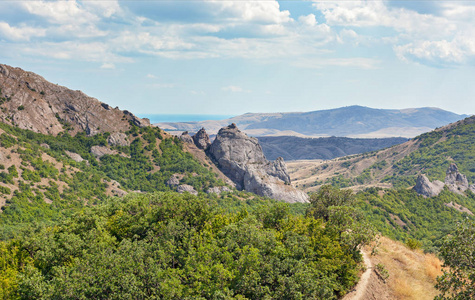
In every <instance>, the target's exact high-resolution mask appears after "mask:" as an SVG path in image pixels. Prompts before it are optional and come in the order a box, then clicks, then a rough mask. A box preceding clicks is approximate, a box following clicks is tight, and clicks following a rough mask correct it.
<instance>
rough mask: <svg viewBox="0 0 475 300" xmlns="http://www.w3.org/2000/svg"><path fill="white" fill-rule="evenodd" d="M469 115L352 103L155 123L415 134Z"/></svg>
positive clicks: (320, 133)
mask: <svg viewBox="0 0 475 300" xmlns="http://www.w3.org/2000/svg"><path fill="white" fill-rule="evenodd" d="M465 117H467V115H458V114H455V113H452V112H448V111H445V110H442V109H439V108H431V107H423V108H409V109H400V110H396V109H374V108H369V107H363V106H348V107H342V108H336V109H329V110H319V111H312V112H293V113H247V114H244V115H241V116H237V117H233V118H230V119H226V120H220V121H200V122H181V123H180V122H178V123H172V122H165V123H157V124H154V125H156V126H159V127H160V128H162V129H164V130H166V131H189V132H197V131H198V130H199V129H200V128H202V127H204V128H205V129H206V130H207V131H208V133H209V134H210V135H213V134H216V133H217V132H218V130H219V129H220V128H221V127H223V126H226V125H227V124H230V123H235V124H236V125H237V126H238V127H240V128H241V129H242V130H243V132H245V133H247V134H249V135H251V136H283V135H286V136H300V137H324V136H327V137H328V136H340V137H358V138H383V137H408V138H411V137H414V136H416V135H418V134H421V133H423V132H427V131H430V130H432V129H434V128H436V127H440V126H443V125H446V124H448V123H451V122H455V121H458V120H460V119H463V118H465Z"/></svg>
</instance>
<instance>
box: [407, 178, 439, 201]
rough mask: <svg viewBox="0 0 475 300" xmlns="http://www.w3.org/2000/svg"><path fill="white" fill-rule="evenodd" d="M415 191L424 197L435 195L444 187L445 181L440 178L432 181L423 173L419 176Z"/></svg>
mask: <svg viewBox="0 0 475 300" xmlns="http://www.w3.org/2000/svg"><path fill="white" fill-rule="evenodd" d="M413 189H414V191H416V193H418V194H419V195H422V196H424V197H435V196H437V195H439V194H440V192H442V190H443V189H444V183H443V182H442V181H440V180H435V181H434V182H430V180H429V178H427V176H426V175H424V174H421V175H419V176H418V177H417V181H416V185H415V186H414V188H413Z"/></svg>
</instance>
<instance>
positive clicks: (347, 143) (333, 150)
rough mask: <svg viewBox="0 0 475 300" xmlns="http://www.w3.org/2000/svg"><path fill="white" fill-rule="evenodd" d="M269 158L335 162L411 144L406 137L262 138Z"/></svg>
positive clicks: (263, 147) (263, 146)
mask: <svg viewBox="0 0 475 300" xmlns="http://www.w3.org/2000/svg"><path fill="white" fill-rule="evenodd" d="M258 140H259V144H260V145H261V146H262V150H263V151H264V154H265V156H266V158H267V159H269V160H275V159H277V158H278V157H282V158H283V159H285V160H286V161H289V160H301V159H324V160H327V159H333V158H336V157H342V156H347V155H352V154H359V153H364V152H371V151H376V150H380V149H383V148H387V147H391V146H394V145H397V144H402V143H404V142H407V139H406V138H400V137H394V138H382V139H352V138H346V137H322V138H301V137H296V136H264V137H258Z"/></svg>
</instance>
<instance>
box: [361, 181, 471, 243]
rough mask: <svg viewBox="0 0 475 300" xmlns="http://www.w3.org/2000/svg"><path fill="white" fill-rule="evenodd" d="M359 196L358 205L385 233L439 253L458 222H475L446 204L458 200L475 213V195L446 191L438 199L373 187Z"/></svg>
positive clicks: (466, 214) (379, 229)
mask: <svg viewBox="0 0 475 300" xmlns="http://www.w3.org/2000/svg"><path fill="white" fill-rule="evenodd" d="M356 197H357V199H358V201H357V203H356V205H357V206H358V207H359V208H361V209H362V210H363V211H364V214H365V216H366V217H367V218H368V220H369V222H370V223H371V224H373V225H374V226H375V227H376V229H377V230H378V231H379V232H381V234H383V235H384V236H387V237H390V238H392V239H396V240H400V241H403V242H408V241H409V240H411V239H412V240H416V241H419V242H421V243H422V245H421V246H422V247H423V248H424V249H426V250H429V251H435V252H437V251H438V249H439V247H440V246H441V245H442V239H443V238H444V237H445V236H446V235H448V234H450V233H451V232H452V231H453V230H454V228H455V225H456V224H457V222H459V221H462V220H464V219H466V218H470V219H474V220H475V217H474V216H473V215H469V214H468V213H465V212H460V211H457V210H456V209H454V208H451V207H447V206H446V205H445V204H447V203H449V202H451V201H455V202H456V203H458V204H460V205H463V206H464V207H466V208H468V209H469V210H471V211H472V212H475V195H474V194H472V193H469V195H468V196H467V197H464V196H461V195H456V194H454V193H452V192H449V191H448V190H444V191H443V192H442V193H441V194H440V195H439V196H437V197H432V198H424V197H423V196H420V195H417V193H416V192H414V191H412V190H402V189H401V190H383V189H379V188H370V189H367V190H366V191H364V192H360V193H357V195H356Z"/></svg>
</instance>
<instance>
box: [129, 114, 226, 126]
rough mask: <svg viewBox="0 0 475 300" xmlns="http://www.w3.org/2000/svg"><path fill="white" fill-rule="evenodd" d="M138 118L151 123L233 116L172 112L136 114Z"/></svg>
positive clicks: (194, 120) (195, 120)
mask: <svg viewBox="0 0 475 300" xmlns="http://www.w3.org/2000/svg"><path fill="white" fill-rule="evenodd" d="M137 116H138V117H140V118H148V119H150V123H151V124H155V123H163V122H198V121H206V120H224V119H229V118H232V117H234V116H231V115H191V114H182V115H172V114H137Z"/></svg>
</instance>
